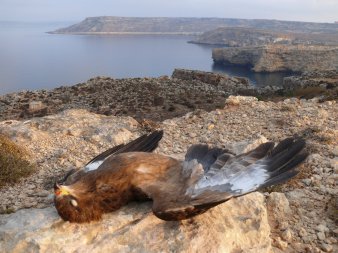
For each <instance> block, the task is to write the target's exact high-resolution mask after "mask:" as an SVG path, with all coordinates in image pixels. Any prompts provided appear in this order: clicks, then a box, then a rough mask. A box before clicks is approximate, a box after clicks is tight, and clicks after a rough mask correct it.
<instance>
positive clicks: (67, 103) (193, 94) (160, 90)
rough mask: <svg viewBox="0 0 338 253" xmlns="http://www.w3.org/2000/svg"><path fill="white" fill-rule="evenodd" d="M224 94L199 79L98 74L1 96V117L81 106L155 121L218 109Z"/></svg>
mask: <svg viewBox="0 0 338 253" xmlns="http://www.w3.org/2000/svg"><path fill="white" fill-rule="evenodd" d="M225 97H226V94H225V92H224V91H223V90H221V88H220V87H218V86H215V85H210V84H207V83H204V82H201V81H198V80H196V81H193V82H192V81H185V80H180V79H171V78H169V77H162V78H128V79H112V78H109V77H97V78H93V79H90V80H89V81H87V82H85V83H81V84H78V85H75V86H71V87H60V88H56V89H53V90H51V91H46V90H40V91H24V92H19V93H13V94H8V95H5V96H0V120H4V119H25V118H30V117H32V116H44V115H48V114H54V113H57V112H61V111H63V110H65V109H72V108H81V109H87V110H89V111H91V112H95V113H100V114H105V115H116V116H132V117H134V118H136V119H151V120H155V121H158V120H164V119H167V118H172V117H177V116H182V115H184V114H185V113H187V112H189V111H192V110H195V109H198V108H204V109H205V110H213V109H215V108H221V107H222V106H224V98H225Z"/></svg>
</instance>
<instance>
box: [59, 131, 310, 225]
mask: <svg viewBox="0 0 338 253" xmlns="http://www.w3.org/2000/svg"><path fill="white" fill-rule="evenodd" d="M162 136H163V131H155V132H153V133H151V134H149V135H143V136H141V137H139V138H137V139H136V140H134V141H132V142H130V143H128V144H122V145H118V146H116V147H113V148H111V149H109V150H107V151H105V152H103V153H102V154H100V155H98V156H97V157H95V158H94V159H92V160H91V161H90V162H89V163H88V164H87V165H86V166H85V167H84V168H83V169H80V170H73V171H70V172H69V173H68V174H67V175H66V176H65V178H64V179H63V180H62V182H61V183H60V184H58V183H56V184H55V186H54V192H55V198H54V202H55V207H56V209H57V211H58V213H59V215H60V216H61V217H62V219H64V220H66V221H70V222H78V223H82V222H90V221H93V220H99V219H101V217H102V214H104V213H107V212H112V211H114V210H117V209H118V208H120V207H121V206H123V205H125V204H127V203H128V202H130V201H133V200H146V199H152V201H153V206H152V210H153V213H154V214H155V215H156V216H157V217H158V218H160V219H163V220H182V219H187V218H190V217H192V216H194V215H197V214H200V213H203V212H205V211H206V210H208V209H210V208H212V207H214V206H216V205H218V204H220V203H223V202H225V201H227V200H229V199H231V198H233V197H239V196H242V195H245V194H247V193H250V192H253V191H256V190H258V189H261V188H263V187H267V186H272V185H275V184H278V183H282V182H284V181H286V180H288V179H290V178H292V177H294V176H295V175H296V174H297V171H296V170H295V168H296V167H297V166H298V165H299V164H300V163H302V162H303V161H304V160H305V159H306V157H307V154H306V153H305V152H303V149H304V146H305V141H304V140H302V139H295V138H287V139H285V140H283V141H281V142H280V143H279V144H278V145H275V143H273V142H267V143H264V144H261V145H260V146H259V147H257V148H256V149H254V150H252V151H249V152H247V153H245V154H241V155H234V154H232V153H230V152H229V151H228V150H226V149H222V148H213V147H209V146H208V145H204V144H197V145H193V146H191V147H190V148H189V149H188V151H187V153H186V156H185V159H184V161H180V160H177V159H174V158H172V157H168V156H164V155H160V154H154V153H151V152H152V151H153V150H155V149H156V147H157V146H158V143H159V141H160V140H161V138H162Z"/></svg>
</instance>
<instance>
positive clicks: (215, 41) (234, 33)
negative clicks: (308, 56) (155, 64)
mask: <svg viewBox="0 0 338 253" xmlns="http://www.w3.org/2000/svg"><path fill="white" fill-rule="evenodd" d="M190 42H191V43H197V44H208V45H222V46H227V47H255V46H264V45H268V44H292V45H296V44H304V45H338V34H337V33H333V34H328V33H325V32H324V31H322V32H321V33H311V32H298V33H296V32H290V31H287V32H286V31H284V32H283V31H280V30H262V29H254V28H247V27H220V28H217V29H215V30H211V31H207V32H205V33H203V34H201V35H199V36H198V37H197V38H196V39H194V40H192V41H190Z"/></svg>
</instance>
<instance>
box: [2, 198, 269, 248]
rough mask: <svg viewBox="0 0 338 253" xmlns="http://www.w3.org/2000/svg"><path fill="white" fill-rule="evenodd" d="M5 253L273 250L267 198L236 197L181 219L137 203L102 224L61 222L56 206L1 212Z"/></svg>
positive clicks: (108, 215)
mask: <svg viewBox="0 0 338 253" xmlns="http://www.w3.org/2000/svg"><path fill="white" fill-rule="evenodd" d="M0 224H1V226H0V248H1V249H3V251H4V252H14V251H15V252H41V253H42V252H51V251H52V252H107V251H109V252H235V251H240V252H249V253H250V252H257V253H260V252H270V249H271V247H270V238H269V233H270V229H269V224H268V221H267V213H266V209H265V204H264V196H263V195H262V194H260V193H252V194H249V195H246V196H243V197H240V198H236V199H232V200H230V201H228V202H227V203H225V204H222V205H220V206H217V207H215V208H213V209H211V210H209V211H208V212H206V213H205V214H203V215H199V216H197V217H195V218H193V219H190V220H185V221H181V222H166V221H163V220H160V219H158V218H156V217H155V216H154V215H153V214H152V213H151V210H150V203H142V204H140V203H132V204H130V205H128V206H126V207H123V208H122V209H120V210H118V211H116V212H113V213H110V214H107V215H105V216H104V218H103V220H102V221H100V222H93V223H90V224H71V223H68V222H64V221H61V219H60V218H59V217H58V215H57V213H56V211H55V209H54V208H45V209H29V210H20V211H18V212H17V213H14V214H10V215H3V216H0Z"/></svg>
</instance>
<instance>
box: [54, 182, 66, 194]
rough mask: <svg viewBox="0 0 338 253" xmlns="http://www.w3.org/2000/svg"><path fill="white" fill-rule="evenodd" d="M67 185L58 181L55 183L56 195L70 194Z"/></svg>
mask: <svg viewBox="0 0 338 253" xmlns="http://www.w3.org/2000/svg"><path fill="white" fill-rule="evenodd" d="M67 188H68V187H67V186H64V185H59V184H58V183H55V184H54V194H55V196H61V195H70V192H69V191H68V190H67Z"/></svg>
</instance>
